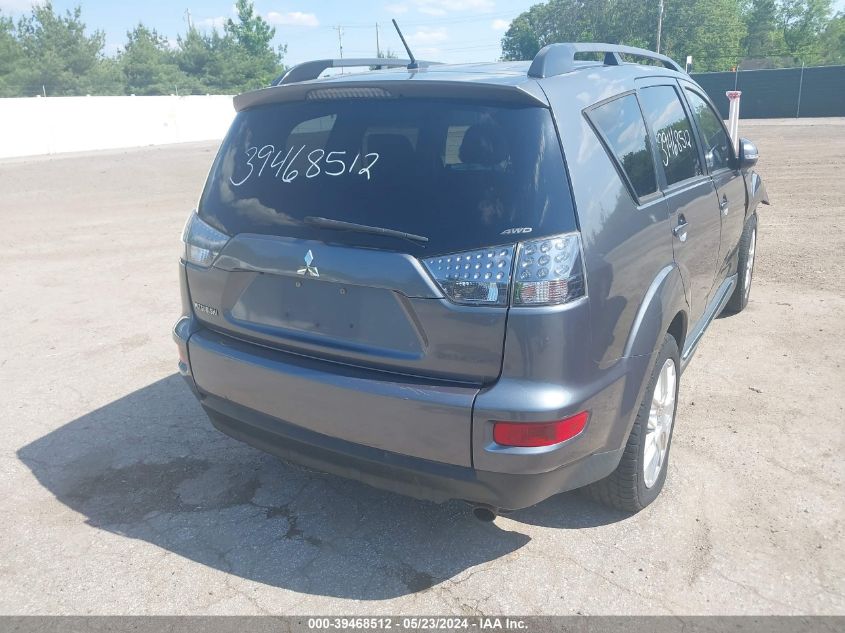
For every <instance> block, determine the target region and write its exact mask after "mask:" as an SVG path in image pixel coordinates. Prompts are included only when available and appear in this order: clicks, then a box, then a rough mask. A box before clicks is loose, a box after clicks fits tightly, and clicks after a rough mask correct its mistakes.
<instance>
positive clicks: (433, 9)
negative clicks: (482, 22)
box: [414, 0, 494, 15]
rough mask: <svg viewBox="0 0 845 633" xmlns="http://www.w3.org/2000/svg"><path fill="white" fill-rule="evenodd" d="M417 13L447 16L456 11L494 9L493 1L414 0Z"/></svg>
mask: <svg viewBox="0 0 845 633" xmlns="http://www.w3.org/2000/svg"><path fill="white" fill-rule="evenodd" d="M414 4H415V5H416V7H417V11H419V12H420V13H425V14H426V15H445V14H447V13H449V12H455V11H472V12H483V11H489V10H490V9H492V8H493V6H494V3H493V0H414Z"/></svg>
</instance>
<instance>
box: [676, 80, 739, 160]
mask: <svg viewBox="0 0 845 633" xmlns="http://www.w3.org/2000/svg"><path fill="white" fill-rule="evenodd" d="M686 93H687V99H688V100H689V104H690V109H691V110H692V116H693V118H694V119H695V122H696V124H697V125H698V130H699V131H700V132H701V137H702V139H701V140H702V142H703V143H704V157H705V159H706V160H707V167H708V168H709V169H710V171H716V170H718V169H724V168H726V167H730V166H731V156H732V153H731V141H730V138H729V137H728V133H727V132H726V131H725V126H723V125H722V122H721V121H720V120H719V117H718V116H717V115H716V114H715V113H714V112H713V108H711V107H710V104H709V103H707V102H706V101H705V100H704V99H702V98H701V96H700V95H698V94H697V93H695V92H693V91H692V90H687V91H686Z"/></svg>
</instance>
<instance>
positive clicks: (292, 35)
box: [0, 0, 537, 64]
mask: <svg viewBox="0 0 845 633" xmlns="http://www.w3.org/2000/svg"><path fill="white" fill-rule="evenodd" d="M536 2H537V0H534V1H531V0H383V1H378V0H377V1H375V2H349V1H348V0H346V1H343V0H316V1H314V0H311V1H307V0H291V1H281V0H256V2H255V7H256V10H257V11H258V12H259V13H260V14H261V15H262V16H263V17H264V18H265V19H267V20H268V21H269V22H270V23H272V24H273V26H275V27H276V43H278V44H284V43H286V44H287V45H288V53H287V56H286V58H285V62H286V63H287V64H295V63H298V62H301V61H306V60H308V59H316V58H323V57H335V56H337V55H338V33H337V29H336V28H335V27H337V26H341V27H342V29H343V32H342V37H343V54H344V57H364V56H372V55H374V54H375V48H376V27H375V25H376V22H378V24H379V29H380V31H379V34H380V42H381V46H382V48H390V49H391V50H393V51H396V52H397V53H401V52H402V51H403V50H404V49H403V48H402V43H401V42H400V41H399V38H398V37H397V35H396V32H395V31H394V30H393V26H392V25H391V24H390V18H393V17H395V18H396V19H397V21H398V22H399V25H400V26H401V27H402V31H403V32H404V33H405V36H406V38H407V39H408V41H409V44H410V45H411V48H412V50H413V51H414V54H415V55H416V56H417V57H419V58H421V59H436V60H438V61H444V62H458V61H485V60H495V59H497V58H498V57H499V55H500V54H501V48H500V45H499V42H500V40H501V36H502V33H504V31H505V29H506V28H507V25H508V23H509V22H510V20H511V19H513V18H514V17H516V16H517V15H519V14H520V13H521V12H522V11H525V10H526V9H528V8H529V7H530V6H531V5H532V4H536ZM30 4H31V0H0V10H2V11H3V13H5V14H7V15H8V14H9V13H12V14H16V13H19V12H20V11H26V10H27V9H28V7H29V6H30ZM76 4H81V6H82V16H83V20H84V21H85V23H86V25H87V26H88V28H89V29H95V28H96V29H102V30H103V31H105V32H106V52H107V53H108V54H113V53H114V52H116V50H117V48H118V47H119V46H121V45H122V44H123V42H124V39H125V32H126V31H127V30H128V29H130V28H131V27H132V26H133V25H134V24H137V22H138V21H139V20H140V21H143V22H144V23H145V24H147V25H148V26H152V27H154V28H156V29H157V30H158V31H159V33H162V34H163V35H166V36H167V37H168V38H170V39H172V40H173V41H174V42H175V39H176V35H177V34H179V33H182V32H184V31H185V29H186V28H187V15H186V10H190V13H191V19H192V20H193V22H194V24H195V25H196V26H198V27H199V28H202V29H211V28H212V27H214V26H218V27H219V25H220V24H222V22H223V20H225V19H226V18H227V17H230V16H232V15H233V10H232V0H182V1H181V2H179V1H178V0H177V1H176V2H174V1H173V0H144V2H131V1H129V2H126V1H124V2H119V1H115V0H54V1H53V6H54V7H55V8H56V9H59V10H62V11H64V10H65V9H68V8H71V7H73V6H74V5H76Z"/></svg>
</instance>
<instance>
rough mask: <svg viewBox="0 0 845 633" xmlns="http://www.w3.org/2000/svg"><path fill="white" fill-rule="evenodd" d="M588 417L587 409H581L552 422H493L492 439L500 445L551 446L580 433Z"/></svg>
mask: <svg viewBox="0 0 845 633" xmlns="http://www.w3.org/2000/svg"><path fill="white" fill-rule="evenodd" d="M589 417H590V414H589V413H588V412H587V411H582V412H581V413H577V414H575V415H573V416H572V417H569V418H566V419H564V420H555V421H554V422H494V423H493V441H494V442H496V444H500V445H501V446H521V447H538V446H552V445H554V444H560V443H561V442H565V441H566V440H570V439H572V438H573V437H575V436H576V435H578V434H579V433H581V431H583V430H584V427H585V426H587V419H588V418H589Z"/></svg>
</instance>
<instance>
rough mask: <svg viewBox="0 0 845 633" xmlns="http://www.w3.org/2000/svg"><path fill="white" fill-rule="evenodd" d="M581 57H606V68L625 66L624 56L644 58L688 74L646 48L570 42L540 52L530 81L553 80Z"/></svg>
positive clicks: (572, 66)
mask: <svg viewBox="0 0 845 633" xmlns="http://www.w3.org/2000/svg"><path fill="white" fill-rule="evenodd" d="M578 53H604V63H605V65H606V66H619V65H621V64H623V63H625V62H624V60H623V59H622V58H621V57H620V54H622V55H631V56H632V57H644V58H646V59H653V60H656V61H659V62H661V63H662V64H663V65H664V66H665V67H666V68H670V69H672V70H677V71H678V72H681V73H682V72H684V69H683V68H681V66H680V65H679V64H678V62H676V61H675V60H673V59H671V58H669V57H666V56H665V55H660V54H659V53H653V52H651V51H648V50H646V49H644V48H635V47H633V46H622V45H620V44H600V43H597V42H569V43H564V44H549V45H548V46H544V47H543V48H542V49H540V52H539V53H537V55H536V56H535V57H534V61H532V62H531V67H530V68H529V69H528V76H529V77H541V78H542V77H552V76H554V75H562V74H563V73H568V72H570V71H572V70H574V69H575V68H576V65H575V55H577V54H578Z"/></svg>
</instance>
